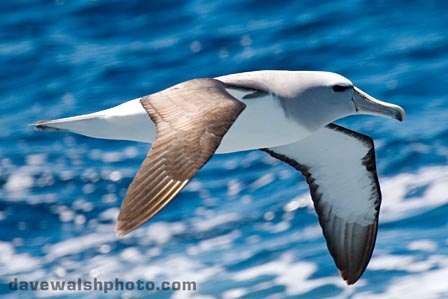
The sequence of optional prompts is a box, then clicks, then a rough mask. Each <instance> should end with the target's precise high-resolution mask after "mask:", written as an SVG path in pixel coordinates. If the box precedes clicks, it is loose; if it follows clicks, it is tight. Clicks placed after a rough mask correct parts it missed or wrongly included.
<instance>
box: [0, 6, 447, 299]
mask: <svg viewBox="0 0 448 299" xmlns="http://www.w3.org/2000/svg"><path fill="white" fill-rule="evenodd" d="M447 14H448V5H447V4H446V3H445V1H424V2H423V1H420V2H416V1H411V2H408V1H377V2H376V3H374V4H372V3H369V2H367V1H354V0H348V1H338V2H327V3H324V2H322V3H319V4H318V5H316V4H315V2H313V1H250V0H238V1H232V0H230V1H160V0H155V1H136V0H129V1H68V0H65V1H64V0H57V1H43V0H41V1H38V0H36V1H31V0H23V1H1V2H0V65H1V68H0V103H1V105H0V127H1V130H0V140H1V143H0V144H1V146H0V188H1V189H0V252H1V254H0V283H1V285H2V286H1V288H0V294H1V295H2V297H4V298H19V297H20V298H23V296H25V295H26V296H28V297H37V296H40V297H45V296H53V297H56V298H58V297H60V298H62V297H73V298H77V297H79V296H80V295H79V294H77V293H75V292H73V291H72V292H70V291H67V292H50V291H38V292H31V291H30V292H20V291H10V290H8V287H7V284H8V282H9V281H11V280H12V279H14V278H18V279H19V280H40V281H42V280H73V279H77V278H83V279H92V278H93V277H98V278H100V279H103V280H108V279H114V278H119V279H122V280H137V279H142V280H146V281H162V280H171V281H183V280H189V281H196V282H197V290H196V291H195V292H191V291H190V292H188V291H163V292H162V291H160V292H143V291H123V292H121V291H117V292H114V293H113V296H114V297H123V298H129V297H132V296H135V297H148V298H173V299H178V298H205V299H212V298H224V299H231V298H250V299H254V298H263V299H264V298H266V299H277V298H356V299H366V298H369V299H373V298H375V299H376V298H418V299H420V298H448V280H447V277H448V220H447V219H448V192H447V191H448V166H447V161H448V99H447V97H448V84H447V82H448V72H447V70H448V56H447V53H448V34H447V28H448V21H447V20H448V19H447ZM259 69H291V70H326V71H333V72H337V73H340V74H343V75H344V76H346V77H348V78H350V79H351V80H352V81H353V82H354V83H355V84H356V85H357V86H359V87H360V88H362V89H363V90H366V91H367V92H369V93H370V94H372V95H374V96H375V97H378V98H380V99H384V100H387V101H389V102H393V103H397V104H399V105H401V106H402V107H404V108H405V110H406V111H407V120H406V122H405V123H398V122H394V121H391V120H387V119H381V118H375V117H367V116H358V117H350V118H347V119H344V120H341V121H339V122H338V123H339V124H342V125H344V126H347V127H349V128H350V129H353V130H357V131H360V132H363V133H365V134H368V135H370V136H372V137H373V138H374V140H375V144H376V147H377V149H376V150H377V160H378V162H377V167H378V173H379V175H380V182H381V184H382V191H383V205H382V210H381V215H380V227H379V234H378V239H377V243H376V249H375V251H374V254H373V257H372V260H371V263H370V265H369V267H368V269H367V271H366V272H365V274H364V276H363V277H362V279H361V280H360V281H359V282H358V283H357V284H356V285H355V286H352V287H347V286H346V285H345V284H344V283H343V282H342V280H341V279H340V278H339V275H338V272H337V270H336V268H335V267H334V265H333V261H332V259H331V257H330V255H329V253H328V252H327V249H326V245H325V242H324V239H323V237H322V234H321V231H320V227H319V225H318V222H317V218H316V216H315V213H314V209H313V207H312V203H311V200H310V198H309V195H308V189H307V185H306V183H305V181H304V180H303V178H302V177H301V176H300V174H298V173H297V172H295V171H294V170H292V169H291V168H290V167H288V166H287V165H284V164H282V163H279V162H278V161H276V160H273V159H272V158H270V157H268V156H267V155H266V154H264V153H262V152H260V151H250V152H241V153H234V154H229V155H219V156H215V157H213V159H212V160H211V161H210V162H209V163H208V164H207V165H206V166H205V167H204V168H203V169H202V170H201V172H199V174H198V175H197V176H196V177H195V179H193V181H192V182H191V183H190V184H189V185H188V186H187V187H186V189H185V190H184V191H183V192H182V193H181V194H180V195H179V196H178V197H177V198H176V199H175V200H174V201H173V202H172V203H171V204H170V205H169V207H168V208H167V209H165V210H163V211H162V212H161V213H160V214H158V215H157V217H155V218H154V219H153V220H152V221H150V222H149V223H147V224H146V225H144V226H143V227H142V228H140V229H138V230H136V231H135V232H134V233H132V234H131V235H129V237H126V238H120V239H118V238H116V237H115V234H114V225H115V223H116V217H117V215H118V211H119V206H120V204H121V200H122V198H123V196H124V194H125V192H126V189H127V187H128V185H129V183H130V182H131V180H132V178H133V176H134V174H135V172H136V171H137V169H138V168H139V165H140V163H141V161H142V160H143V158H144V157H145V154H146V152H147V150H148V148H149V145H147V144H138V143H134V142H125V141H109V140H98V139H91V138H87V137H83V136H78V135H74V134H69V133H46V132H35V131H33V129H32V128H31V127H30V126H28V124H29V123H32V122H34V121H36V120H39V119H52V118H59V117H63V116H70V115H76V114H82V113H88V112H93V111H97V110H100V109H105V108H109V107H111V106H114V105H117V104H119V103H121V102H124V101H125V100H129V99H132V98H136V97H140V96H143V95H146V94H149V93H152V92H156V91H158V90H160V89H163V88H165V87H168V86H171V85H173V84H175V83H178V82H181V81H184V80H187V79H191V78H195V77H214V76H218V75H222V74H227V73H234V72H242V71H250V70H259ZM82 296H83V297H88V298H103V297H106V296H107V295H105V294H104V293H103V292H101V291H97V292H92V291H90V292H83V293H82Z"/></svg>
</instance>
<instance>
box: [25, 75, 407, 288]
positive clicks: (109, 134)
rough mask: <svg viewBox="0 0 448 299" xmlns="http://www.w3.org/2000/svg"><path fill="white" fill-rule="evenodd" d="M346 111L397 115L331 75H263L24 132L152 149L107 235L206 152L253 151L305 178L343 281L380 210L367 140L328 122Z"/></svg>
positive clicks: (370, 241) (137, 219)
mask: <svg viewBox="0 0 448 299" xmlns="http://www.w3.org/2000/svg"><path fill="white" fill-rule="evenodd" d="M355 114H370V115H377V116H383V117H387V118H392V119H396V120H399V121H403V120H404V118H405V113H404V110H403V109H402V108H401V107H400V106H397V105H393V104H389V103H385V102H382V101H379V100H377V99H375V98H373V97H372V96H370V95H368V94H367V93H365V92H363V91H362V90H361V89H359V88H358V87H355V86H354V85H353V83H352V82H351V81H350V80H348V79H347V78H345V77H343V76H341V75H339V74H336V73H331V72H321V71H275V70H266V71H254V72H246V73H237V74H231V75H225V76H221V77H216V78H200V79H193V80H189V81H185V82H183V83H180V84H177V85H175V86H172V87H170V88H167V89H165V90H162V91H159V92H157V93H153V94H150V95H147V96H144V97H141V98H138V99H134V100H130V101H127V102H125V103H123V104H121V105H118V106H115V107H113V108H110V109H107V110H102V111H99V112H95V113H90V114H85V115H80V116H74V117H68V118H61V119H56V120H44V121H38V122H36V123H34V124H33V125H34V126H35V127H36V128H37V129H40V130H62V131H69V132H74V133H78V134H82V135H85V136H90V137H95V138H103V139H117V140H132V141H139V142H147V143H152V147H151V149H150V150H149V152H148V154H147V156H146V158H145V159H144V161H143V163H142V165H141V168H140V169H139V170H138V172H137V174H136V176H135V178H134V179H133V181H132V183H131V185H130V186H129V188H128V190H127V193H126V196H125V198H124V200H123V203H122V206H121V210H120V214H119V216H118V223H117V226H116V234H117V236H124V235H126V234H128V233H129V232H131V231H133V230H135V229H136V228H138V227H139V226H141V225H142V224H144V223H145V222H147V221H148V220H149V219H151V218H152V217H153V216H154V215H156V214H157V213H158V212H159V211H160V210H162V209H163V208H164V207H165V206H166V205H167V204H168V203H169V202H170V201H171V200H172V199H173V198H175V197H176V195H177V194H178V193H179V192H180V191H181V190H182V189H183V188H184V187H185V185H187V184H188V182H189V181H190V180H191V179H192V178H193V177H194V175H195V174H196V173H197V172H198V171H199V170H200V169H201V168H202V167H203V166H204V164H206V163H207V161H208V160H209V159H210V158H211V157H212V156H213V154H215V153H217V154H221V153H231V152H238V151H245V150H254V149H257V150H258V149H260V150H262V151H264V152H266V153H268V154H269V155H271V156H272V157H274V158H277V159H279V160H281V161H283V162H285V163H287V164H288V165H290V166H292V167H293V168H294V169H296V170H297V171H299V172H301V173H302V175H303V176H304V177H305V179H306V181H307V183H308V185H309V188H310V193H311V198H312V200H313V203H314V207H315V210H316V212H317V215H318V219H319V223H320V225H321V227H322V232H323V235H324V237H325V240H326V243H327V247H328V250H329V252H330V254H331V256H332V257H333V260H334V262H335V264H336V267H337V268H338V269H339V271H340V274H341V276H342V278H343V279H344V280H345V281H346V282H347V284H353V283H355V282H356V281H357V280H358V279H359V278H360V277H361V275H362V274H363V273H364V271H365V269H366V267H367V265H368V263H369V260H370V258H371V256H372V253H373V249H374V245H375V240H376V235H377V229H378V214H379V210H380V204H381V190H380V186H379V182H378V177H377V171H376V165H375V151H374V144H373V140H372V138H370V137H369V136H366V135H363V134H360V133H358V132H355V131H352V130H349V129H347V128H344V127H341V126H339V125H336V124H333V123H332V122H334V121H335V120H337V119H340V118H343V117H346V116H349V115H355Z"/></svg>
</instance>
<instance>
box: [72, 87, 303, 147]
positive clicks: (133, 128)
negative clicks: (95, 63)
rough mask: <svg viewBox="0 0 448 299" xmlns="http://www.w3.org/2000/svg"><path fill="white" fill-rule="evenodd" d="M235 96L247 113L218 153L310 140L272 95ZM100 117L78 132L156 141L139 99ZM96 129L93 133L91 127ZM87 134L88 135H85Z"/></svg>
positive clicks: (87, 123)
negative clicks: (258, 96) (88, 128)
mask: <svg viewBox="0 0 448 299" xmlns="http://www.w3.org/2000/svg"><path fill="white" fill-rule="evenodd" d="M231 93H232V95H233V96H235V97H236V98H237V99H238V100H240V101H242V102H244V103H245V104H246V108H245V109H244V111H243V112H242V113H241V114H240V115H239V116H238V118H237V120H236V121H235V123H234V124H233V125H232V126H231V127H230V129H229V131H227V133H226V135H225V136H224V138H223V140H222V142H221V144H220V146H219V147H218V149H217V151H216V153H218V154H220V153H231V152H238V151H244V150H251V149H260V148H266V147H274V146H280V145H285V144H289V143H292V142H295V141H298V140H300V139H303V138H305V137H307V136H308V135H309V134H310V132H309V131H308V130H307V129H306V128H305V127H303V126H301V125H300V124H298V123H297V122H295V121H293V120H292V119H290V118H287V117H286V116H285V113H284V111H283V109H282V108H281V107H280V104H279V103H278V101H277V100H276V99H275V98H273V96H272V95H270V94H269V95H266V96H264V97H262V98H255V99H242V95H243V94H239V93H238V92H235V91H232V92H231ZM93 115H96V116H97V118H93V119H91V120H90V121H88V122H86V123H85V125H86V130H85V131H84V130H79V129H80V128H78V130H76V131H77V132H78V133H81V134H84V135H87V136H92V137H97V138H106V139H121V140H133V141H140V142H148V143H152V142H154V138H155V135H156V128H155V125H154V123H153V122H152V120H151V119H150V117H149V116H148V113H147V112H146V111H145V110H144V109H143V107H142V105H141V104H140V101H139V99H134V100H131V101H128V102H125V103H123V104H121V105H118V106H116V107H113V108H110V109H107V110H103V111H100V112H97V113H94V114H93ZM92 125H93V126H94V127H95V134H94V135H92V134H89V133H90V130H87V127H90V128H91V127H92ZM82 131H84V132H82Z"/></svg>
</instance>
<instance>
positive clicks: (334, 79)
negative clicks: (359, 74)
mask: <svg viewBox="0 0 448 299" xmlns="http://www.w3.org/2000/svg"><path fill="white" fill-rule="evenodd" d="M217 79H218V80H220V81H222V82H224V83H225V84H226V85H228V86H235V87H237V88H238V87H239V88H249V89H253V90H258V91H264V92H269V93H271V94H272V95H273V96H274V97H275V98H276V99H277V100H278V103H279V105H280V107H281V108H282V109H283V111H284V113H285V116H286V117H288V118H291V119H293V120H294V121H296V122H298V123H300V124H301V125H302V126H304V127H306V128H308V129H309V130H311V131H314V130H316V129H318V128H320V127H322V126H324V125H326V124H329V123H331V122H333V121H335V120H337V119H340V118H343V117H345V116H349V115H353V114H370V115H377V116H383V117H389V118H393V119H397V120H399V121H403V120H404V111H403V109H402V108H401V107H399V106H397V105H393V104H389V103H385V102H382V101H379V100H377V99H375V98H373V97H371V96H369V95H368V94H366V93H365V92H363V91H361V90H360V89H359V88H357V87H355V86H354V85H353V83H352V82H351V81H350V80H348V79H347V78H345V77H343V76H341V75H339V74H336V73H331V72H319V71H256V72H248V73H240V74H234V75H228V76H223V77H219V78H217Z"/></svg>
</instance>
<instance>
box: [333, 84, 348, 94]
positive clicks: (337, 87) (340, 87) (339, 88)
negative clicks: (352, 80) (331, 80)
mask: <svg viewBox="0 0 448 299" xmlns="http://www.w3.org/2000/svg"><path fill="white" fill-rule="evenodd" d="M349 87H350V86H348V85H335V86H333V88H332V89H333V91H334V92H341V91H344V90H347V89H348V88H349Z"/></svg>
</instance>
